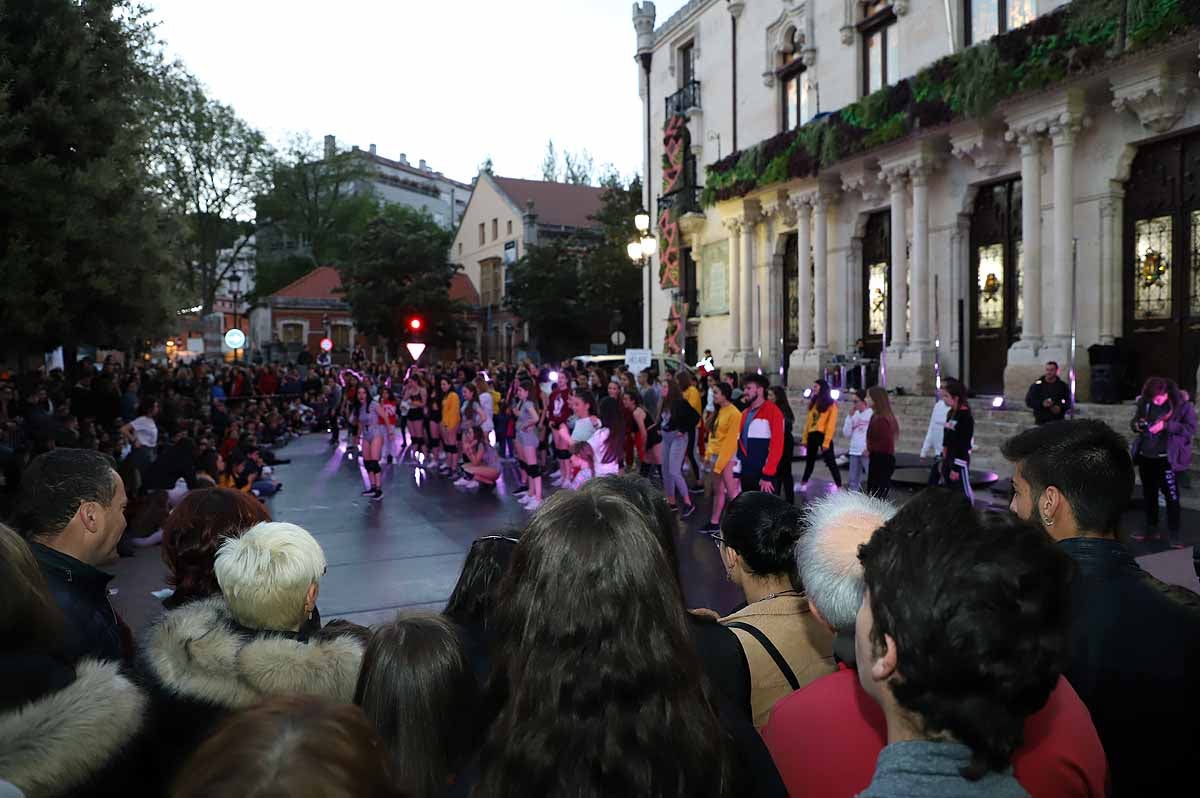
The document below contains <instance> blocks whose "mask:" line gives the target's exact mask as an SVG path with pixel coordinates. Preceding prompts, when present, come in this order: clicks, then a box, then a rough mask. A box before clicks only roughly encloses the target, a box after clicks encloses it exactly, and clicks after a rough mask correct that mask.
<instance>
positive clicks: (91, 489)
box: [17, 449, 133, 662]
mask: <svg viewBox="0 0 1200 798" xmlns="http://www.w3.org/2000/svg"><path fill="white" fill-rule="evenodd" d="M126 503H127V500H126V497H125V486H124V484H123V483H122V482H121V478H120V477H119V476H117V472H116V471H115V470H113V464H112V461H111V460H110V459H109V458H108V457H106V456H105V455H102V454H100V453H99V452H95V451H91V450H88V449H54V450H52V451H49V452H47V453H45V454H43V455H41V456H39V457H37V458H36V459H35V460H34V461H33V462H32V463H30V464H29V468H28V469H26V471H25V473H24V475H22V477H21V497H20V504H19V511H18V516H17V521H18V525H19V526H20V531H21V534H22V536H23V537H24V538H25V539H26V540H28V541H29V543H30V548H31V549H32V550H33V554H34V556H35V557H36V558H37V561H38V564H39V565H40V566H41V569H42V573H43V574H44V575H45V577H46V582H47V584H48V585H49V587H50V592H51V594H52V595H53V596H54V600H55V602H56V603H57V604H58V606H59V608H61V609H62V612H63V615H64V617H65V621H66V629H65V634H64V638H65V640H64V644H63V646H64V650H63V651H62V652H61V653H62V655H63V657H64V658H66V659H67V660H68V661H70V662H74V661H76V660H78V659H80V658H81V657H84V656H90V657H96V658H98V659H109V660H128V659H129V658H130V657H131V656H132V654H133V643H132V640H133V639H132V636H131V634H130V632H129V628H128V627H127V626H125V624H124V622H123V621H122V620H121V619H120V617H119V616H118V615H117V613H116V611H115V610H114V609H113V608H112V605H111V604H109V601H108V583H109V582H110V581H111V580H112V575H111V574H106V573H104V572H103V571H101V570H100V569H99V568H98V567H97V566H99V565H102V564H104V563H106V562H109V561H110V560H112V559H113V558H114V557H115V556H116V548H117V543H118V542H119V541H120V539H121V533H122V532H124V531H125V505H126Z"/></svg>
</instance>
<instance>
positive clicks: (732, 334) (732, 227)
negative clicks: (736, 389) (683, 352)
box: [725, 217, 742, 363]
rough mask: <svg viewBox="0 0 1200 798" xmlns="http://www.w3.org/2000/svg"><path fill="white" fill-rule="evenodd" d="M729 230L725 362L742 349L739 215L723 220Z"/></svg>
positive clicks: (729, 360)
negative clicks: (727, 316)
mask: <svg viewBox="0 0 1200 798" xmlns="http://www.w3.org/2000/svg"><path fill="white" fill-rule="evenodd" d="M725 229H727V230H728V231H729V354H728V356H727V357H726V358H725V362H726V363H733V362H734V361H735V360H736V359H737V356H738V353H740V352H741V350H742V328H741V323H742V322H741V317H742V306H741V302H742V276H741V265H742V244H741V238H742V235H741V234H742V220H741V218H740V217H734V218H732V219H726V220H725Z"/></svg>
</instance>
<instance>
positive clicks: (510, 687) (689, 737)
mask: <svg viewBox="0 0 1200 798" xmlns="http://www.w3.org/2000/svg"><path fill="white" fill-rule="evenodd" d="M497 632H498V637H499V648H498V650H497V656H496V667H495V670H494V673H493V683H492V686H493V689H494V692H495V696H496V699H497V702H498V704H497V706H498V708H499V711H498V714H497V716H496V718H495V720H494V721H493V723H492V725H491V729H490V730H489V732H488V735H487V740H486V742H485V744H484V747H483V753H482V756H481V761H480V766H481V771H482V776H481V779H480V782H479V784H478V786H477V788H476V791H475V793H474V794H475V795H476V796H477V798H509V796H515V795H530V796H533V795H570V796H572V797H573V798H601V796H605V797H607V796H612V795H629V796H638V797H639V798H667V796H671V797H672V798H674V797H675V796H694V797H695V798H706V797H708V796H712V797H713V798H718V797H720V798H723V797H724V796H732V795H734V794H740V793H739V787H740V786H741V785H739V784H736V783H735V781H734V778H733V762H732V759H731V752H730V750H729V745H728V738H727V737H726V734H725V732H724V731H723V729H722V727H721V724H720V721H719V720H718V718H717V714H716V712H715V710H714V709H713V703H712V702H713V698H712V696H710V695H709V690H710V688H709V686H708V681H707V679H706V678H705V677H704V671H703V668H702V665H701V662H700V658H699V657H698V656H697V654H696V651H695V649H694V648H693V644H692V639H691V634H690V631H689V626H688V621H687V611H686V610H685V609H684V605H683V598H682V595H681V593H680V590H679V584H678V582H677V581H676V579H675V577H674V574H673V573H672V571H671V565H670V563H669V561H668V559H667V555H666V553H665V552H664V551H663V549H662V547H661V546H660V545H659V542H658V540H657V538H656V535H655V533H654V531H653V530H652V529H651V528H650V522H649V520H648V519H647V517H646V516H645V514H643V512H642V511H641V510H640V509H638V507H637V506H635V505H634V504H633V503H631V502H630V501H629V500H627V499H625V498H622V497H620V496H618V495H616V494H612V493H605V492H597V491H590V490H589V491H578V492H577V491H564V492H562V493H558V494H555V495H554V496H552V497H551V498H550V499H549V500H548V501H547V503H546V505H545V507H543V508H542V510H541V511H540V512H538V513H537V514H536V515H534V517H533V520H532V521H531V522H530V524H529V526H528V527H527V528H526V530H525V532H524V533H523V535H522V536H521V542H520V543H518V544H517V547H516V550H515V551H514V553H513V560H512V565H511V567H510V568H509V572H508V574H507V575H506V576H505V578H504V582H503V584H502V586H501V600H500V605H499V608H498V612H497ZM667 751H669V752H670V756H664V752H667Z"/></svg>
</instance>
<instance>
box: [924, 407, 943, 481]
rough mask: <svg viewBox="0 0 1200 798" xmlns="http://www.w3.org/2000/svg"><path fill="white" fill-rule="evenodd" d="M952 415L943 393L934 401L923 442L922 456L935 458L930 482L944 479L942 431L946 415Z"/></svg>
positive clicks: (930, 472)
mask: <svg viewBox="0 0 1200 798" xmlns="http://www.w3.org/2000/svg"><path fill="white" fill-rule="evenodd" d="M948 415H950V405H948V404H946V403H945V402H943V401H942V398H941V394H940V393H939V394H938V399H937V401H936V402H934V403H933V412H931V413H930V414H929V429H928V430H926V432H925V442H924V443H922V444H921V458H922V459H924V458H926V457H932V458H933V468H931V469H930V470H929V484H930V485H937V484H939V483H940V482H941V479H942V464H941V462H939V456H940V455H941V453H942V433H943V432H944V431H945V429H946V417H947V416H948Z"/></svg>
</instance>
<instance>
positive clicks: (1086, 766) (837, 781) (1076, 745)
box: [763, 492, 1108, 798]
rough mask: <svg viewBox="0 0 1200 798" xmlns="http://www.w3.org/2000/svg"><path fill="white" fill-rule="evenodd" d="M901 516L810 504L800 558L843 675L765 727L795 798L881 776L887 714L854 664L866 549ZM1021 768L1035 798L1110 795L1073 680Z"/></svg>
mask: <svg viewBox="0 0 1200 798" xmlns="http://www.w3.org/2000/svg"><path fill="white" fill-rule="evenodd" d="M895 512H896V510H895V508H894V507H893V506H892V505H890V504H888V503H887V502H885V501H882V500H879V499H875V498H872V497H869V496H865V495H862V494H857V493H848V492H847V493H839V494H836V495H833V496H830V497H829V498H826V499H822V500H821V501H819V502H815V503H813V504H811V505H809V509H808V512H807V515H806V519H805V531H804V533H803V534H802V535H801V537H800V543H799V545H798V546H797V549H796V558H797V561H798V564H799V571H800V578H801V581H802V582H803V584H804V586H805V590H806V591H807V595H808V600H809V604H810V606H811V607H812V613H813V616H814V617H815V618H817V619H818V620H819V621H821V622H822V623H824V624H825V625H827V626H828V627H829V628H830V629H831V631H832V632H833V633H834V635H835V637H834V644H833V650H834V656H835V657H836V658H837V660H838V671H837V673H834V674H831V675H829V676H825V677H823V678H820V679H817V680H816V681H815V682H813V683H812V684H810V685H809V686H808V687H805V688H802V689H800V690H798V691H796V692H794V693H792V694H791V695H789V696H787V697H785V698H783V699H781V700H780V701H779V703H777V704H776V705H775V709H774V710H773V711H772V712H771V719H770V720H769V721H768V722H767V725H766V727H764V729H763V739H764V740H765V741H766V743H767V747H768V748H770V749H771V755H772V757H774V759H775V763H776V764H777V765H778V766H779V772H780V774H781V775H782V776H783V780H784V783H785V784H786V785H787V789H788V793H789V794H790V795H791V796H792V798H850V796H854V795H857V794H858V793H859V792H861V791H862V790H864V789H866V787H867V785H868V784H869V783H870V782H871V774H872V773H873V772H874V769H875V761H876V759H877V757H878V755H879V752H880V751H881V750H882V749H883V747H884V744H885V742H886V739H887V725H886V721H885V719H884V715H883V712H882V711H881V710H880V708H879V705H878V704H877V703H875V702H874V701H872V700H871V698H870V696H869V695H867V693H866V692H865V691H864V690H863V688H862V685H860V684H859V681H858V676H857V674H856V672H855V670H854V668H855V664H856V663H855V654H854V625H855V619H856V617H857V615H858V608H859V606H860V605H861V604H862V594H863V576H862V566H861V564H860V563H859V562H858V556H857V555H858V549H859V546H861V545H862V544H864V543H866V542H867V541H869V540H870V539H871V535H872V534H873V533H874V532H875V530H876V529H878V528H879V527H881V526H882V525H883V524H884V523H885V522H886V521H887V520H888V519H889V518H891V517H892V515H893V514H894V513H895ZM813 729H820V730H821V733H820V734H813V733H812V730H813ZM1013 766H1014V770H1015V773H1016V776H1017V781H1019V782H1020V783H1021V786H1022V787H1024V788H1025V789H1026V790H1027V791H1028V792H1029V793H1030V794H1032V795H1033V796H1034V798H1100V797H1101V796H1103V795H1104V794H1105V792H1104V787H1105V782H1106V779H1107V773H1108V768H1107V765H1106V763H1105V758H1104V749H1103V748H1102V747H1101V746H1100V740H1099V738H1098V737H1097V736H1096V730H1095V727H1094V726H1093V725H1092V722H1091V719H1090V718H1089V717H1088V713H1087V709H1086V708H1085V707H1084V706H1083V703H1082V702H1081V701H1080V700H1079V696H1077V695H1076V694H1075V691H1074V690H1072V689H1071V685H1070V684H1068V682H1067V680H1066V679H1065V678H1062V677H1060V678H1059V680H1058V684H1057V687H1056V688H1055V690H1054V692H1053V693H1052V694H1051V695H1050V699H1049V701H1047V702H1046V706H1045V707H1043V708H1042V709H1041V710H1040V711H1038V712H1035V713H1034V714H1033V715H1031V716H1029V718H1027V719H1026V721H1025V742H1024V745H1023V746H1021V747H1020V748H1019V749H1018V750H1017V752H1016V755H1015V756H1014V758H1013Z"/></svg>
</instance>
